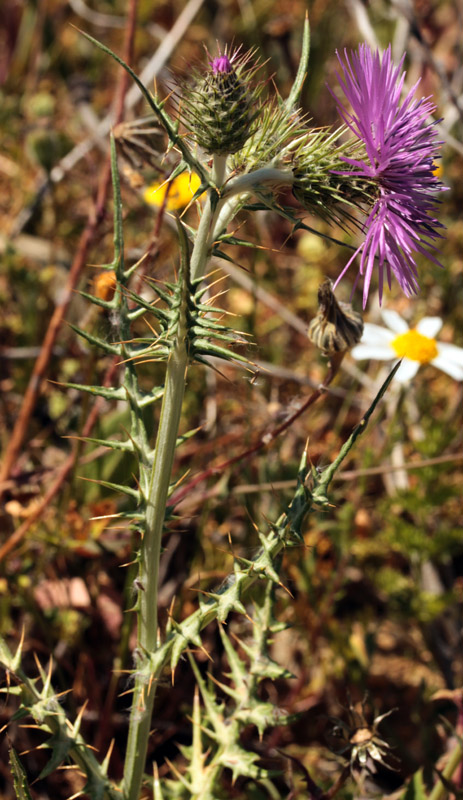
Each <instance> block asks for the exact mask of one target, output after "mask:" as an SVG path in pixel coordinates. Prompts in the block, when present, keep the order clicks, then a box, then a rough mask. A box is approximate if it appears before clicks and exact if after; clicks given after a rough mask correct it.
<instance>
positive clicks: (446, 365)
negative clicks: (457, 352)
mask: <svg viewBox="0 0 463 800" xmlns="http://www.w3.org/2000/svg"><path fill="white" fill-rule="evenodd" d="M431 364H433V365H434V366H435V367H438V368H439V369H441V370H442V372H446V373H447V375H450V377H451V378H454V379H455V380H456V381H463V364H455V362H454V361H449V360H448V359H447V358H445V356H437V358H434V359H433V360H432V361H431Z"/></svg>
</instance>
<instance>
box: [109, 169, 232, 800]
mask: <svg viewBox="0 0 463 800" xmlns="http://www.w3.org/2000/svg"><path fill="white" fill-rule="evenodd" d="M212 177H213V180H214V182H215V184H216V186H221V185H222V183H223V180H224V177H225V159H223V158H216V159H214V169H213V176H212ZM219 208H220V201H219V203H218V204H217V206H216V208H215V211H213V210H212V204H211V202H210V201H209V202H207V203H206V206H205V208H204V211H203V214H202V217H201V222H200V224H199V227H198V231H197V234H196V239H195V244H194V247H193V251H192V254H191V259H190V264H189V269H190V279H191V280H195V279H198V278H200V277H201V276H202V275H204V272H205V269H206V265H207V262H208V259H209V256H210V247H211V240H212V237H213V234H214V228H215V225H214V223H215V220H216V218H217V213H218V211H219ZM186 267H187V268H188V265H186ZM187 367H188V351H187V327H186V317H185V307H184V304H182V308H181V309H180V316H179V322H178V326H177V331H176V340H175V343H174V347H173V349H172V352H171V355H170V357H169V361H168V363H167V370H166V379H165V387H164V396H163V402H162V407H161V416H160V420H159V427H158V433H157V439H156V449H155V456H154V461H153V467H152V471H151V476H150V479H149V486H148V493H147V495H148V497H147V509H146V522H145V529H144V535H143V540H142V542H141V549H140V572H139V582H140V591H139V608H138V650H139V660H140V667H142V666H144V667H146V662H147V657H148V654H151V655H152V654H153V653H154V652H155V651H156V650H157V648H158V641H157V640H158V631H157V628H158V617H157V597H158V578H159V558H160V553H161V538H162V532H163V528H164V520H165V512H166V505H167V498H168V492H169V485H170V479H171V474H172V466H173V461H174V455H175V445H176V441H177V436H178V430H179V424H180V416H181V410H182V402H183V395H184V391H185V377H186V371H187ZM152 677H153V676H150V675H149V670H146V669H143V670H142V669H139V671H138V672H137V673H136V678H135V686H134V693H133V700H132V710H131V716H130V725H129V734H128V740H127V752H126V759H125V767H124V780H123V792H124V797H125V798H127V800H139V797H140V789H141V785H142V781H143V773H144V768H145V761H146V752H147V748H148V738H149V732H150V728H151V717H152V711H153V704H154V698H155V693H156V679H154V680H153V679H152Z"/></svg>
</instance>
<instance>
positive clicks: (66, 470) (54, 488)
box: [0, 356, 120, 562]
mask: <svg viewBox="0 0 463 800" xmlns="http://www.w3.org/2000/svg"><path fill="white" fill-rule="evenodd" d="M119 361H120V359H119V356H115V357H114V358H113V360H112V362H111V364H110V365H109V367H108V369H107V370H106V374H105V376H104V379H103V386H110V385H111V383H112V379H113V377H114V375H115V373H116V371H117V367H118V364H119ZM102 403H103V399H102V398H101V397H98V398H97V399H96V400H95V402H94V404H93V406H92V409H91V411H90V414H89V415H88V417H87V421H86V423H85V425H84V427H83V429H82V436H89V435H90V433H91V431H92V428H93V426H94V425H95V423H96V421H97V419H98V417H99V414H100V410H101V405H102ZM78 453H79V442H75V444H74V446H73V449H72V452H71V453H70V454H69V456H68V457H67V459H66V461H65V462H64V464H63V466H62V467H61V469H60V470H59V472H58V475H57V477H56V480H55V481H54V483H52V485H51V486H50V488H49V489H48V491H47V492H46V493H45V494H44V496H43V497H42V499H41V500H40V502H39V503H38V504H37V505H36V506H35V508H34V510H33V511H32V513H31V514H30V515H29V516H28V517H27V519H25V520H24V522H23V523H22V525H20V526H19V528H17V529H16V530H15V532H14V533H13V534H12V535H11V536H10V537H9V538H8V539H7V540H6V542H5V543H4V544H3V545H2V547H0V562H1V561H3V559H4V558H5V556H7V555H8V553H11V551H12V550H13V549H14V548H15V547H16V546H17V545H18V544H19V543H20V542H21V541H22V540H23V538H24V536H25V535H26V533H27V532H28V530H29V529H30V527H31V525H33V523H34V522H36V521H37V520H38V519H39V518H40V517H41V516H42V514H43V512H44V511H45V509H46V508H48V506H49V505H50V503H51V501H52V500H53V499H54V498H55V497H56V495H57V494H58V492H59V491H60V489H61V487H62V485H63V483H64V482H65V481H66V479H67V478H68V476H69V475H70V474H71V472H72V470H73V468H74V465H75V463H76V459H77V456H78Z"/></svg>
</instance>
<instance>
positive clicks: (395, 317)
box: [381, 308, 408, 333]
mask: <svg viewBox="0 0 463 800" xmlns="http://www.w3.org/2000/svg"><path fill="white" fill-rule="evenodd" d="M381 316H382V318H383V320H384V322H385V323H386V325H387V327H388V328H390V329H391V331H394V333H407V331H408V325H407V323H406V322H405V320H404V319H402V317H401V316H400V314H398V313H397V311H392V310H391V309H387V308H383V310H382V311H381Z"/></svg>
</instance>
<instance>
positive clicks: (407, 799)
mask: <svg viewBox="0 0 463 800" xmlns="http://www.w3.org/2000/svg"><path fill="white" fill-rule="evenodd" d="M402 800H427V795H426V790H425V785H424V781H423V770H421V769H420V770H418V772H415V774H414V775H413V777H412V779H411V781H410V783H409V784H408V786H407V791H406V792H405V794H403V795H402Z"/></svg>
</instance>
